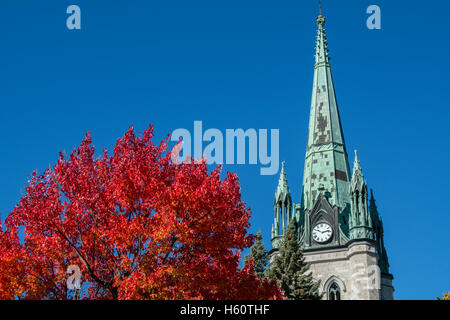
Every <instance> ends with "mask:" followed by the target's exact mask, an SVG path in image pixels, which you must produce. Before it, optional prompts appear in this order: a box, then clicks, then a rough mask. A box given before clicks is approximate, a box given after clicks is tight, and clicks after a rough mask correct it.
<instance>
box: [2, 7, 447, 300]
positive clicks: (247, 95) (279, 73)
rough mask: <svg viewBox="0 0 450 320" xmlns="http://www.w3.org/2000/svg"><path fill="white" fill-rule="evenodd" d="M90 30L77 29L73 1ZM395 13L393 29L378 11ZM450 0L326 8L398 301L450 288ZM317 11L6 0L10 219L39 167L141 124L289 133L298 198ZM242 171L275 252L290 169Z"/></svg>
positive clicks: (340, 83)
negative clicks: (371, 25)
mask: <svg viewBox="0 0 450 320" xmlns="http://www.w3.org/2000/svg"><path fill="white" fill-rule="evenodd" d="M71 4H77V5H79V6H80V7H81V10H82V30H80V31H69V30H68V29H67V28H66V21H65V20H66V17H67V14H66V8H67V7H68V6H69V5H71ZM371 4H377V5H379V6H380V8H381V15H382V22H381V24H382V25H381V27H382V29H381V30H368V29H367V28H366V19H367V17H368V15H367V14H366V13H365V11H366V8H367V7H368V6H369V5H371ZM449 10H450V4H449V3H448V2H446V1H427V2H425V3H424V2H419V1H414V2H412V1H406V0H397V1H382V0H376V1H364V0H363V1H351V0H341V1H324V14H325V15H326V17H327V23H326V28H327V35H328V43H329V49H330V56H331V58H332V60H331V63H332V70H333V76H334V81H335V88H336V94H337V99H338V103H339V107H340V112H341V119H342V125H343V130H344V135H345V139H346V143H347V149H348V150H349V155H350V163H352V162H353V152H352V150H353V149H355V148H357V149H358V151H359V158H360V160H361V165H362V168H363V172H364V174H365V177H366V179H367V182H368V184H369V187H371V188H373V189H374V191H375V198H376V199H377V204H378V207H379V210H380V213H381V214H382V217H383V221H384V225H385V243H386V247H387V250H388V254H389V257H390V264H391V271H392V273H393V274H394V276H395V279H394V285H395V288H396V291H395V297H396V298H397V299H434V298H435V297H436V296H438V295H439V296H441V295H442V292H443V291H450V273H449V272H448V267H449V265H450V241H449V240H448V239H449V228H450V210H449V208H448V205H447V204H446V202H447V200H448V199H449V194H450V174H449V164H448V159H449V158H450V147H449V146H450V143H449V139H450V129H449V128H450V126H449V124H448V122H449V120H448V118H449V116H450V106H449V103H448V101H449V99H448V97H447V95H448V92H450V88H449V81H448V74H449V73H450V66H449V62H448V59H447V55H448V52H449V49H450V48H449V47H450V44H449V42H448V35H447V30H448V25H447V23H446V21H445V19H444V18H443V17H442V15H440V14H439V12H448V11H449ZM317 12H318V9H317V3H316V1H314V0H311V1H294V0H280V1H273V0H272V1H266V0H258V1H256V0H239V1H237V0H236V1H222V0H221V1H219V0H191V1H185V0H183V1H182V0H171V1H162V0H152V1H144V0H126V1H125V0H115V1H105V0H96V1H88V0H73V1H70V2H69V1H63V0H58V1H30V0H22V1H15V0H3V1H1V4H0V30H1V32H0V120H1V125H0V134H1V137H2V139H1V141H0V149H1V153H2V154H1V155H2V156H1V157H0V167H1V168H2V171H3V174H2V176H1V177H2V178H1V180H2V181H1V182H2V183H0V213H1V217H2V220H3V219H4V218H5V217H6V216H7V214H8V212H10V211H11V210H12V209H13V207H14V205H15V204H16V203H17V202H18V201H19V199H20V196H21V195H22V194H23V192H24V188H25V186H26V181H27V176H28V175H29V174H30V173H31V172H32V171H33V169H38V170H44V169H45V168H47V167H48V166H49V164H54V163H55V161H56V160H57V157H58V152H59V151H63V150H66V151H67V152H70V150H72V149H73V148H75V147H76V146H78V144H79V143H80V141H81V140H82V138H83V137H84V135H85V133H86V132H87V131H91V132H92V135H93V139H94V144H95V146H96V148H97V150H101V149H102V148H105V147H106V148H108V149H109V150H111V148H112V146H113V144H114V142H115V140H116V139H117V138H118V137H120V136H122V135H123V133H124V132H125V131H126V130H127V128H128V126H130V125H134V126H135V128H136V129H137V130H138V131H142V130H144V129H145V128H146V127H147V126H148V125H149V124H150V123H153V124H154V125H155V129H156V140H157V141H159V140H160V139H161V138H163V137H164V136H166V134H168V133H170V132H172V131H173V130H174V129H176V128H186V129H189V130H193V121H194V120H201V121H203V127H204V129H205V130H206V129H208V128H218V129H220V130H223V131H225V129H227V128H232V129H233V128H243V129H248V128H256V129H259V128H263V129H272V128H276V129H280V160H284V161H286V162H287V164H286V170H287V175H288V180H289V185H290V189H291V191H292V193H293V197H294V200H295V201H297V202H298V201H299V200H300V189H301V181H302V172H303V159H304V153H305V145H306V135H307V126H308V117H309V107H310V99H311V87H312V80H313V79H312V77H313V63H314V58H313V55H314V41H315V32H316V25H315V21H314V20H315V17H316V16H317ZM224 169H225V171H228V170H229V171H233V172H237V173H238V175H239V177H240V181H241V184H242V193H243V199H244V200H245V201H246V202H247V203H248V205H249V206H251V207H252V210H253V217H252V227H251V231H252V232H256V231H258V230H262V231H263V236H264V240H265V242H266V245H267V246H270V245H269V237H270V227H271V224H272V220H273V209H272V207H273V197H274V192H275V187H276V184H277V181H278V175H274V176H261V175H260V174H259V169H260V166H259V165H257V166H256V165H253V166H251V165H226V166H225V168H224Z"/></svg>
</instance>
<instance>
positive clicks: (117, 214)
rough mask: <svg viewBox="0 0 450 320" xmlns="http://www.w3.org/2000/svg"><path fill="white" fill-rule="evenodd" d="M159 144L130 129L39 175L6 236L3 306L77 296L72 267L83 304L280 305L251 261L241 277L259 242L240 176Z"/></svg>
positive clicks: (0, 272) (0, 242) (0, 247)
mask: <svg viewBox="0 0 450 320" xmlns="http://www.w3.org/2000/svg"><path fill="white" fill-rule="evenodd" d="M152 137H153V128H152V127H151V126H150V128H149V129H148V130H146V131H145V132H144V133H143V134H142V136H137V135H135V134H134V131H133V128H130V129H129V130H128V132H127V133H126V134H125V135H124V137H123V138H121V139H118V140H117V143H116V145H115V147H114V153H113V155H111V156H110V155H108V153H107V152H106V150H105V151H104V152H103V156H102V157H100V158H97V159H96V158H95V157H94V147H93V145H92V142H91V137H90V135H89V134H88V135H87V136H86V138H85V139H84V140H83V142H82V143H81V145H80V146H79V147H78V149H76V150H74V151H73V152H72V154H71V155H70V156H69V157H68V158H65V157H64V156H63V155H62V154H60V157H59V160H58V162H57V163H56V165H55V166H54V167H53V168H52V169H49V170H46V171H45V172H44V173H43V174H42V175H38V174H37V173H36V172H35V173H33V175H32V176H31V179H30V181H29V185H28V187H27V189H26V194H25V196H23V197H22V199H21V200H20V203H19V204H18V205H17V206H16V207H15V208H14V211H13V212H11V213H10V214H9V216H8V218H7V219H6V221H5V226H6V229H5V231H3V230H0V298H1V299H71V298H72V295H73V291H71V290H69V289H68V288H67V283H66V281H67V277H68V275H67V273H66V271H67V268H68V267H69V266H70V265H78V266H79V267H80V269H81V274H82V279H81V280H82V281H83V283H84V285H83V287H82V290H81V296H82V298H84V299H282V298H283V297H282V294H281V291H280V289H279V288H278V286H277V285H276V284H275V283H274V282H270V281H268V280H264V281H262V280H261V279H259V278H258V276H257V275H256V273H255V272H254V270H253V262H252V261H250V263H248V264H247V265H246V266H245V267H244V268H243V269H242V270H240V269H239V261H240V251H241V250H243V249H245V248H248V247H249V246H250V245H251V244H252V242H253V238H254V237H253V236H252V235H250V234H248V233H247V231H248V227H249V218H250V210H249V209H248V208H247V207H246V205H245V203H244V202H243V201H242V200H241V194H240V185H239V182H238V178H237V176H236V175H235V174H230V173H228V174H227V177H226V178H225V179H223V180H221V179H220V169H221V168H220V167H218V168H216V169H215V170H213V171H212V172H211V173H209V174H208V171H207V167H206V164H205V163H204V162H201V163H199V164H189V163H182V164H177V163H174V162H173V161H172V160H171V153H170V152H166V151H167V141H168V139H165V140H163V141H162V142H161V143H160V144H159V145H154V144H153V143H152V141H151V139H152ZM0 229H2V228H0ZM19 230H23V233H24V239H23V241H22V242H21V241H20V237H19V234H20V233H19Z"/></svg>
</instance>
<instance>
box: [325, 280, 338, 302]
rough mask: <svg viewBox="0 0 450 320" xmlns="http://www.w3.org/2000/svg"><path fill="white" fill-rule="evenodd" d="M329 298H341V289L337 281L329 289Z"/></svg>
mask: <svg viewBox="0 0 450 320" xmlns="http://www.w3.org/2000/svg"><path fill="white" fill-rule="evenodd" d="M328 297H329V300H341V289H340V288H339V286H338V285H337V283H336V282H333V283H332V284H331V286H330V288H329V289H328Z"/></svg>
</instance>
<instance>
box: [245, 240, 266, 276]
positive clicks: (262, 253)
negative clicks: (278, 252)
mask: <svg viewBox="0 0 450 320" xmlns="http://www.w3.org/2000/svg"><path fill="white" fill-rule="evenodd" d="M251 258H253V261H254V263H255V271H256V273H257V274H258V276H259V278H260V279H263V278H265V275H264V274H265V272H266V267H267V263H268V262H269V252H268V251H267V250H266V249H265V248H264V243H263V242H262V234H261V231H258V233H257V234H256V241H255V243H254V244H253V246H252V247H251V248H250V253H249V254H248V255H246V256H245V259H244V265H246V264H247V262H248V261H249V260H250V259H251Z"/></svg>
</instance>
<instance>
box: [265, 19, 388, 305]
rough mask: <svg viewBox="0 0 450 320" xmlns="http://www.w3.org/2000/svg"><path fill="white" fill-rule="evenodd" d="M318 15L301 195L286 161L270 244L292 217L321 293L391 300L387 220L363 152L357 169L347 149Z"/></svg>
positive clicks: (274, 245)
mask: <svg viewBox="0 0 450 320" xmlns="http://www.w3.org/2000/svg"><path fill="white" fill-rule="evenodd" d="M316 22H317V26H318V29H317V37H316V50H315V51H316V54H315V64H314V79H313V89H312V99H311V110H310V118H309V130H308V139H307V147H306V155H305V166H304V173H303V185H302V198H301V201H300V203H299V204H294V203H293V202H292V198H291V193H290V191H289V187H288V183H287V177H286V168H285V164H284V163H283V165H282V169H281V174H280V180H279V183H278V187H277V190H276V193H275V202H274V209H275V210H274V211H275V218H274V224H273V226H272V248H273V251H274V252H276V250H277V248H278V247H279V245H280V241H282V238H283V234H284V232H285V229H286V227H287V223H288V222H289V221H291V220H293V221H294V223H295V225H296V230H297V233H298V236H299V241H300V243H301V246H302V248H303V252H304V255H305V258H306V261H307V262H309V263H310V265H311V268H310V270H311V271H312V273H313V276H314V278H316V279H317V280H320V281H321V285H320V289H319V290H320V291H321V292H323V293H324V299H330V300H340V299H368V300H380V299H382V300H392V299H393V292H394V288H393V286H392V280H393V276H392V275H391V274H390V273H389V262H388V257H387V253H386V249H385V247H384V240H383V223H382V220H381V218H380V216H379V213H378V208H377V206H376V205H375V199H374V197H373V191H372V190H371V197H370V199H369V193H368V187H367V183H366V181H365V180H364V176H363V173H362V168H361V165H360V161H359V159H358V154H357V152H356V151H355V159H354V163H353V172H352V174H351V175H350V172H351V171H350V165H349V160H348V155H347V149H346V144H345V140H344V134H343V130H342V126H341V120H340V115H339V109H338V104H337V100H336V95H335V90H334V84H333V77H332V74H331V66H330V58H329V54H328V44H327V38H326V33H325V27H324V26H325V17H324V16H322V15H319V16H318V17H317V19H316Z"/></svg>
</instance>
